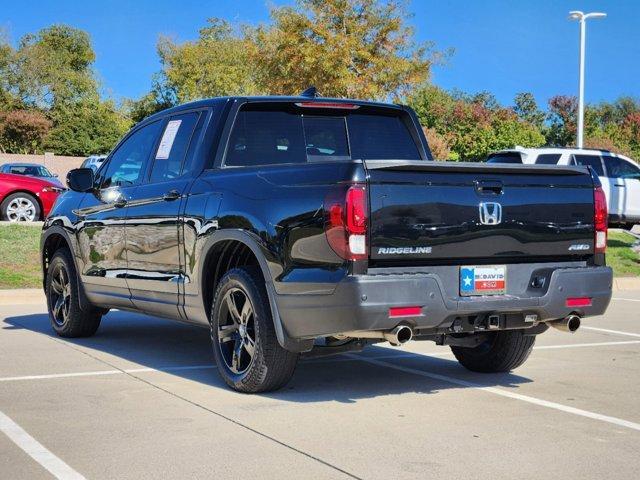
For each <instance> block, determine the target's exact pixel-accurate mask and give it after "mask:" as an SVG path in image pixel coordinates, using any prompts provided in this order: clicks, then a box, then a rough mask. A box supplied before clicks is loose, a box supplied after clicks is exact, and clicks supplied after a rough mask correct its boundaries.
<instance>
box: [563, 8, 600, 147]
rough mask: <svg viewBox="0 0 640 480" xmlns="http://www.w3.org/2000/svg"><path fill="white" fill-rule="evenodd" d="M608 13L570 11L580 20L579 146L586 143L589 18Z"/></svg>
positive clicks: (572, 18) (573, 16) (570, 15)
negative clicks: (587, 33) (586, 52)
mask: <svg viewBox="0 0 640 480" xmlns="http://www.w3.org/2000/svg"><path fill="white" fill-rule="evenodd" d="M606 16H607V14H606V13H600V12H593V13H586V14H585V13H584V12H581V11H579V10H576V11H572V12H569V19H571V20H578V21H579V22H580V60H579V66H578V70H579V80H578V148H582V147H583V144H584V51H585V36H586V29H587V19H588V18H604V17H606Z"/></svg>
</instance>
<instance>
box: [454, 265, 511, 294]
mask: <svg viewBox="0 0 640 480" xmlns="http://www.w3.org/2000/svg"><path fill="white" fill-rule="evenodd" d="M506 291H507V267H506V265H465V266H462V267H460V295H461V296H473V295H504V293H505V292H506Z"/></svg>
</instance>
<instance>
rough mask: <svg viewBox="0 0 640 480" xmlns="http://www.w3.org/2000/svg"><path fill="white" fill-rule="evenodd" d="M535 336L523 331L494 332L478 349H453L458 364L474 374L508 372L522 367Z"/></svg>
mask: <svg viewBox="0 0 640 480" xmlns="http://www.w3.org/2000/svg"><path fill="white" fill-rule="evenodd" d="M535 341H536V337H535V335H524V334H523V332H522V331H521V330H503V331H500V332H493V333H491V336H490V337H489V338H488V339H487V341H485V342H484V343H481V344H480V345H478V346H477V347H473V348H469V347H454V346H452V347H451V350H452V351H453V354H454V355H455V357H456V358H457V359H458V362H460V364H461V365H462V366H464V367H465V368H467V369H469V370H471V371H473V372H483V373H495V372H508V371H511V370H513V369H515V368H518V367H519V366H520V365H522V364H523V363H524V362H525V361H526V360H527V358H529V354H530V353H531V349H532V348H533V344H534V343H535Z"/></svg>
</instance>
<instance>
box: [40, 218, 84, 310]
mask: <svg viewBox="0 0 640 480" xmlns="http://www.w3.org/2000/svg"><path fill="white" fill-rule="evenodd" d="M73 245H74V243H73V242H72V241H71V239H70V237H69V234H68V232H67V231H66V230H65V229H64V228H62V227H61V226H59V225H53V226H50V227H48V228H47V229H46V230H44V231H43V232H42V237H41V238H40V263H41V266H42V287H43V289H45V293H46V283H47V271H48V270H49V264H50V263H51V259H52V258H53V256H54V255H55V254H56V252H57V251H58V250H60V249H61V248H66V249H68V250H69V252H70V253H71V258H72V259H73V263H74V265H73V266H74V268H75V271H76V276H77V279H78V281H77V282H76V284H77V285H78V299H79V303H80V308H81V309H82V310H85V309H88V308H90V307H91V306H92V305H91V303H90V302H89V300H88V299H87V296H86V294H85V291H84V285H83V284H82V280H81V278H80V275H78V272H79V270H78V262H77V259H76V252H75V250H74V248H73Z"/></svg>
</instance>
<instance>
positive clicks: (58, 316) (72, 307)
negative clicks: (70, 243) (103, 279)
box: [45, 248, 103, 338]
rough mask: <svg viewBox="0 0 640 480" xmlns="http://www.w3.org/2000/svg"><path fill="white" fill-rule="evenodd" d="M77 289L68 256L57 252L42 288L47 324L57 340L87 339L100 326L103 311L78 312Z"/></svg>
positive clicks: (90, 309) (72, 264)
mask: <svg viewBox="0 0 640 480" xmlns="http://www.w3.org/2000/svg"><path fill="white" fill-rule="evenodd" d="M78 287H79V286H78V277H77V275H76V269H75V265H74V263H73V259H72V257H71V253H70V252H69V250H67V249H66V248H61V249H60V250H58V251H57V252H56V253H55V255H54V256H53V258H52V259H51V263H50V264H49V269H48V270H47V279H46V284H45V292H46V294H47V309H48V311H49V320H50V322H51V326H52V327H53V329H54V330H55V332H56V333H57V334H58V335H59V336H61V337H67V338H75V337H90V336H91V335H93V334H94V333H96V331H97V330H98V327H99V326H100V320H101V319H102V312H103V310H100V309H97V308H87V309H84V310H82V309H81V308H80V302H79V297H78V295H79V291H78Z"/></svg>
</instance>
